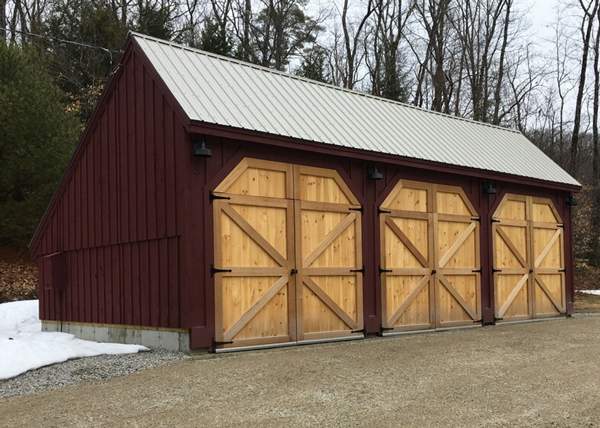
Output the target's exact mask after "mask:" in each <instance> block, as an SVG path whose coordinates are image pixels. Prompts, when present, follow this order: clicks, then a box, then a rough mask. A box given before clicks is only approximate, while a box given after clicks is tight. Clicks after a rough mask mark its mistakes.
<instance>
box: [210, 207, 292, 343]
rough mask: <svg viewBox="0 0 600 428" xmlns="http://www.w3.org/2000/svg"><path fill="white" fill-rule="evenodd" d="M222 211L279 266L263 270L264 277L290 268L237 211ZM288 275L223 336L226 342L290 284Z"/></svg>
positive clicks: (276, 282) (272, 287) (282, 257)
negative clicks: (271, 271)
mask: <svg viewBox="0 0 600 428" xmlns="http://www.w3.org/2000/svg"><path fill="white" fill-rule="evenodd" d="M221 209H222V211H223V212H224V213H225V214H226V215H227V216H228V217H229V218H230V219H231V220H232V221H233V222H234V223H235V224H236V225H237V226H238V227H239V228H240V229H241V230H242V231H243V232H244V233H245V234H246V235H248V237H250V239H252V240H253V241H254V242H255V243H256V244H257V245H258V246H259V247H260V248H261V249H262V250H264V251H265V252H266V253H267V254H268V255H269V256H270V257H271V258H272V259H273V260H274V261H275V262H276V263H277V264H278V265H279V268H269V267H264V268H261V270H262V271H264V272H263V275H264V276H268V275H269V271H270V270H276V271H280V270H281V268H285V267H287V266H288V264H289V263H288V261H287V260H286V259H285V257H284V256H282V255H281V253H279V251H278V250H277V249H276V248H275V247H273V246H272V245H271V243H269V242H268V241H267V240H266V239H265V238H264V237H263V236H262V235H261V234H260V233H259V232H258V231H257V230H256V229H255V228H254V227H252V225H250V223H248V222H247V221H246V220H245V219H244V218H243V217H242V216H241V215H240V214H239V213H238V212H237V211H236V210H234V209H233V208H231V207H230V206H229V205H223V207H222V208H221ZM288 281H289V276H288V275H287V273H286V274H285V275H283V276H281V277H280V278H279V279H278V280H277V281H275V283H273V285H272V286H271V287H270V288H269V289H268V290H267V291H266V292H265V293H264V294H263V295H262V296H261V297H260V299H258V300H257V301H256V302H255V303H254V304H253V305H252V306H250V308H249V309H248V310H246V312H244V313H243V314H242V316H241V317H240V318H239V319H238V320H237V321H236V322H235V323H234V324H233V325H232V326H231V327H229V329H227V331H225V333H224V334H223V338H224V340H225V341H230V340H233V338H234V337H235V336H236V335H237V334H238V333H239V332H240V331H242V329H243V328H244V327H245V326H246V325H247V324H248V323H249V322H250V321H251V320H252V319H253V318H254V317H255V316H256V315H257V314H258V313H259V312H260V311H261V310H262V309H263V308H264V307H265V306H266V305H267V304H268V303H269V302H270V301H271V299H273V297H275V296H276V295H277V293H279V291H280V290H281V289H282V288H283V287H284V286H285V285H286V284H287V283H288Z"/></svg>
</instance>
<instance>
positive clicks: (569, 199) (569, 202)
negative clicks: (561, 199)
mask: <svg viewBox="0 0 600 428" xmlns="http://www.w3.org/2000/svg"><path fill="white" fill-rule="evenodd" d="M566 202H567V206H569V207H575V206H577V199H575V196H573V195H572V194H569V196H567V201H566Z"/></svg>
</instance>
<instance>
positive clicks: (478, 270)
mask: <svg viewBox="0 0 600 428" xmlns="http://www.w3.org/2000/svg"><path fill="white" fill-rule="evenodd" d="M471 272H473V273H475V272H479V273H481V268H479V269H473V270H472V271H471Z"/></svg>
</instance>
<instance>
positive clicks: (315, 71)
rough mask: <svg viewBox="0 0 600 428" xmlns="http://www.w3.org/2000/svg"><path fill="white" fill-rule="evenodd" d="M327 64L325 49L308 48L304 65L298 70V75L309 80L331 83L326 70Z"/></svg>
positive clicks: (303, 60)
mask: <svg viewBox="0 0 600 428" xmlns="http://www.w3.org/2000/svg"><path fill="white" fill-rule="evenodd" d="M326 62H327V51H326V50H325V49H324V48H322V47H321V46H318V45H314V46H312V47H310V48H306V49H305V50H304V55H303V57H302V63H301V64H300V67H298V69H297V70H296V74H297V75H298V76H302V77H306V78H307V79H312V80H317V81H319V82H323V83H330V80H329V78H328V77H327V73H326V70H325V66H326Z"/></svg>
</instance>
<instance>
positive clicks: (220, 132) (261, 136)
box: [188, 121, 581, 192]
mask: <svg viewBox="0 0 600 428" xmlns="http://www.w3.org/2000/svg"><path fill="white" fill-rule="evenodd" d="M188 132H189V133H190V134H197V135H206V136H213V137H220V138H226V139H230V140H238V141H239V140H242V141H247V142H252V143H258V144H268V145H272V146H277V147H283V148H286V149H295V150H303V151H308V152H313V153H321V154H328V155H334V156H346V157H351V158H353V159H361V160H364V161H368V162H382V163H388V164H392V165H398V166H405V167H411V168H420V169H425V170H428V171H436V172H444V173H450V174H456V175H463V176H468V177H474V178H479V179H483V180H492V181H503V182H507V183H516V184H522V185H529V186H533V187H541V188H546V189H553V190H560V191H565V192H579V191H581V186H576V185H571V184H567V183H557V182H552V181H546V180H539V179H536V178H531V177H523V176H519V175H512V174H505V173H500V172H495V171H489V170H485V169H477V168H470V167H465V166H459V165H451V164H446V163H442V162H435V161H429V160H423V159H415V158H408V157H403V156H398V155H391V154H387V153H380V152H375V151H368V150H360V149H354V148H350V147H340V146H337V145H333V144H326V143H320V142H315V141H307V140H300V139H295V138H290V137H283V136H280V135H274V134H268V133H264V132H260V131H253V130H248V129H243V128H234V127H230V126H223V125H216V124H212V123H206V122H199V121H190V123H189V125H188Z"/></svg>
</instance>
